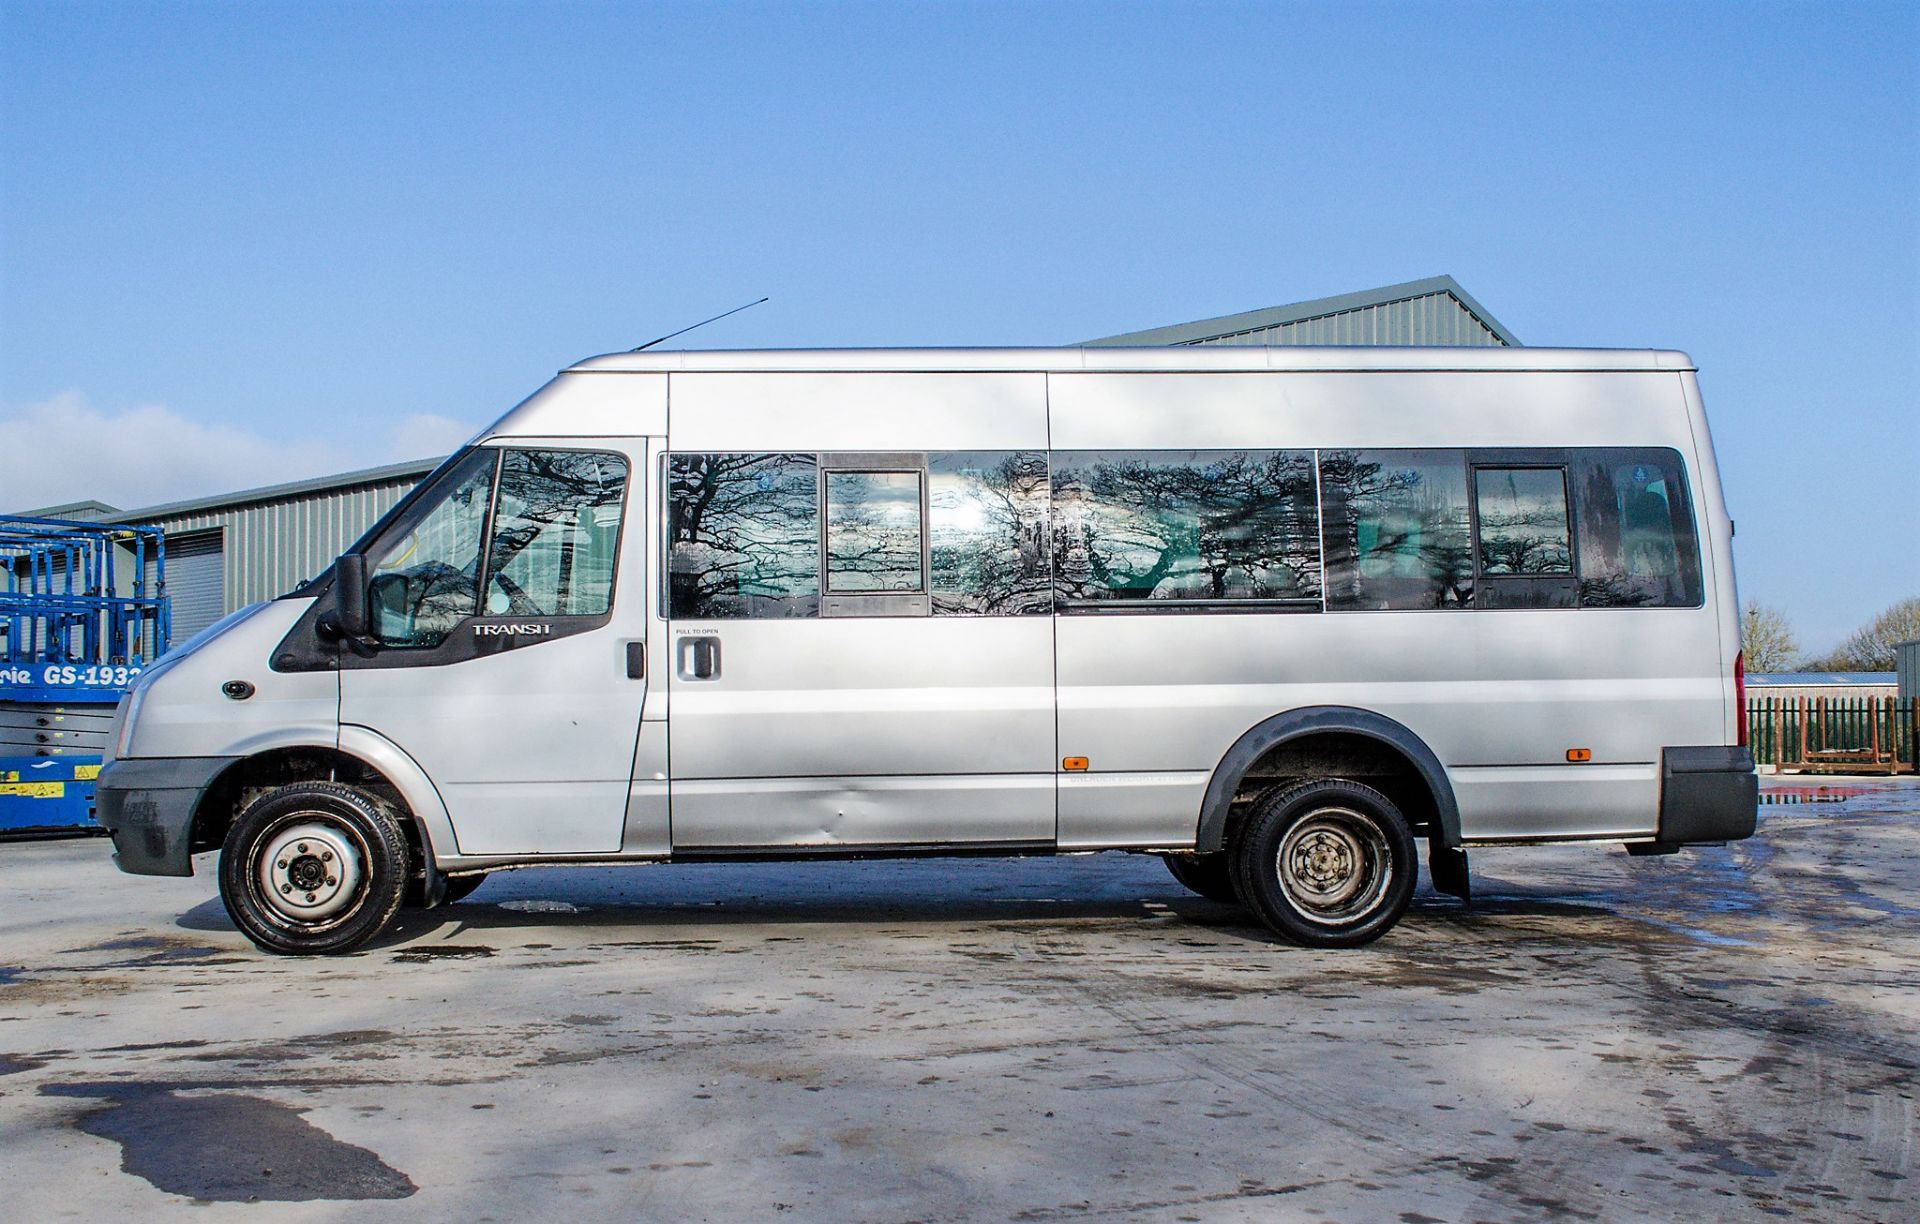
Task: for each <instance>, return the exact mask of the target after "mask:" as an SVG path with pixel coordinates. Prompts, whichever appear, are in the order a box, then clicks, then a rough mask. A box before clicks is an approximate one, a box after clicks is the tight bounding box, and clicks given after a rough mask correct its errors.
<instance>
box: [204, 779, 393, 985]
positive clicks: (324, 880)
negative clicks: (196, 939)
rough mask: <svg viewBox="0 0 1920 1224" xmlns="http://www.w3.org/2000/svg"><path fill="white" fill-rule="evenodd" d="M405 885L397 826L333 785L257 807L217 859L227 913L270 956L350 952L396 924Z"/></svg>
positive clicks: (306, 786)
mask: <svg viewBox="0 0 1920 1224" xmlns="http://www.w3.org/2000/svg"><path fill="white" fill-rule="evenodd" d="M406 886H407V839H406V835H405V834H404V833H402V832H401V830H400V822H399V819H398V818H397V817H396V816H395V815H394V813H393V812H392V810H391V809H389V808H387V807H386V806H385V805H384V804H381V803H380V802H378V801H377V800H375V799H374V798H373V797H371V796H370V795H367V794H366V793H364V792H362V791H358V790H355V789H354V788H353V787H351V786H341V785H339V784H337V783H333V782H297V783H294V784H293V785H291V786H282V787H279V788H278V789H276V790H272V791H269V792H268V793H267V794H265V795H262V796H261V797H260V798H258V799H256V800H254V801H253V803H251V804H249V805H248V807H247V810H246V811H244V812H242V813H240V818H239V819H238V820H236V821H234V822H233V828H232V829H230V830H228V832H227V841H226V846H225V848H224V849H223V850H222V852H221V855H220V899H221V900H222V901H224V902H225V903H226V906H227V913H228V915H229V916H231V917H232V919H233V924H234V925H235V926H237V927H239V928H240V931H241V933H242V934H244V935H245V936H246V937H247V938H248V939H251V940H252V941H253V942H254V943H256V944H258V945H259V946H260V947H262V948H264V949H265V950H267V951H269V952H283V953H290V954H294V955H321V954H328V953H340V952H350V951H352V950H353V949H354V948H357V947H359V946H360V945H361V944H363V943H365V942H367V941H368V940H369V939H372V938H373V937H374V936H376V935H378V934H379V933H380V932H381V931H383V930H385V929H386V927H387V924H388V923H390V922H391V921H393V916H394V914H395V913H396V912H397V911H398V910H399V908H400V899H401V894H402V893H403V892H404V891H405V890H406Z"/></svg>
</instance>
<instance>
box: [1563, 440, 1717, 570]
mask: <svg viewBox="0 0 1920 1224" xmlns="http://www.w3.org/2000/svg"><path fill="white" fill-rule="evenodd" d="M1571 477H1572V483H1573V491H1574V501H1575V507H1576V509H1577V511H1578V514H1577V516H1576V521H1577V523H1578V526H1579V530H1578V535H1579V548H1580V602H1581V604H1582V605H1583V606H1586V607H1590V608H1594V607H1598V608H1628V607H1692V606H1694V605H1696V604H1698V603H1699V602H1700V598H1701V591H1700V561H1699V551H1698V548H1697V546H1696V543H1695V540H1694V532H1693V514H1692V509H1691V507H1690V505H1689V504H1688V501H1687V490H1686V482H1685V480H1684V479H1683V473H1682V470H1681V467H1680V464H1679V461H1678V456H1676V455H1674V454H1673V453H1672V452H1670V451H1664V452H1645V451H1642V452H1633V451H1621V450H1613V451H1580V452H1577V453H1576V454H1575V456H1574V461H1573V465H1572V469H1571Z"/></svg>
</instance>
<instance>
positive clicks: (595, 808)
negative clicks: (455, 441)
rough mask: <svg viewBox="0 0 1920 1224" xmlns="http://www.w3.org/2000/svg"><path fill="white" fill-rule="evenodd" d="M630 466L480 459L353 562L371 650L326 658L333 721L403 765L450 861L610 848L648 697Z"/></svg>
mask: <svg viewBox="0 0 1920 1224" xmlns="http://www.w3.org/2000/svg"><path fill="white" fill-rule="evenodd" d="M645 455H646V451H645V440H644V439H625V440H618V441H614V442H611V443H606V444H597V445H595V446H594V447H593V448H592V449H574V448H573V447H568V446H561V445H555V446H539V445H520V446H515V447H512V448H505V447H481V448H478V449H476V450H474V451H473V452H472V453H470V454H469V455H467V456H465V457H463V458H462V459H461V460H460V461H458V462H457V463H454V464H452V465H450V466H449V467H448V469H447V470H446V471H445V472H444V473H443V475H442V477H441V479H440V480H439V481H438V482H437V484H436V486H435V487H434V488H433V489H431V490H429V492H428V493H427V494H426V495H425V496H424V497H422V498H421V499H420V500H419V501H418V502H417V503H416V504H415V505H414V506H413V507H412V508H411V509H410V510H409V512H408V513H407V514H405V515H403V516H402V517H400V518H398V519H396V520H395V521H394V522H393V523H392V524H390V525H389V526H388V527H387V528H386V529H385V530H384V531H383V532H382V533H381V535H380V537H379V538H378V539H376V540H375V541H374V543H373V544H372V545H371V546H370V547H369V548H368V549H367V562H368V569H369V572H370V573H371V575H372V576H371V579H370V582H369V586H370V591H369V596H370V604H371V615H372V624H373V637H374V644H373V646H372V648H371V649H370V650H368V651H365V652H359V651H354V650H347V651H345V652H343V654H342V657H341V679H340V721H341V723H342V724H343V725H358V726H363V727H367V728H369V729H371V730H373V731H375V732H377V733H379V734H380V735H383V736H385V737H386V738H387V739H389V740H391V741H392V742H393V743H395V744H396V745H398V746H399V747H400V748H401V749H402V750H404V751H405V752H406V753H407V754H408V755H410V756H411V757H412V758H413V759H414V760H415V761H416V762H418V763H419V765H420V767H421V768H422V769H423V770H425V771H426V773H427V776H428V777H429V778H431V779H432V781H433V784H434V786H435V787H436V788H437V789H438V790H439V792H440V795H441V798H442V799H443V800H444V801H445V803H446V805H447V811H448V814H449V816H450V817H451V819H452V823H453V828H454V835H455V838H456V840H457V841H458V844H459V849H460V852H461V853H462V854H539V853H549V854H553V853H569V854H576V853H611V852H614V851H617V850H619V849H620V845H621V836H622V830H623V827H624V824H625V820H626V812H627V799H628V788H629V784H630V782H631V779H632V773H633V760H634V752H635V737H636V736H637V735H638V734H639V729H640V712H641V706H642V703H643V701H644V699H645V697H646V686H647V682H646V679H645V677H644V674H642V675H630V674H629V668H630V665H631V664H630V654H631V653H632V652H629V650H628V649H627V647H628V644H629V643H631V642H639V641H643V640H644V637H645V625H646V606H645V602H646V601H645V598H644V594H645V587H646V582H645V569H644V567H645V556H644V554H645V549H644V548H642V547H637V546H636V547H623V546H622V543H621V537H622V532H623V524H624V520H625V519H626V518H627V517H629V516H631V515H632V514H633V513H634V508H635V507H641V506H644V505H645V499H644V497H643V496H642V493H643V490H644V486H645V470H646V465H645ZM640 657H642V658H643V657H644V652H640ZM639 670H641V671H642V672H644V667H642V668H641V669H639Z"/></svg>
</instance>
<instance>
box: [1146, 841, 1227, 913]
mask: <svg viewBox="0 0 1920 1224" xmlns="http://www.w3.org/2000/svg"><path fill="white" fill-rule="evenodd" d="M1160 857H1161V858H1163V859H1165V860H1166V863H1167V870H1168V871H1169V872H1171V873H1172V874H1173V878H1174V879H1176V880H1178V881H1180V883H1181V884H1183V885H1185V886H1186V887H1187V889H1188V891H1190V892H1196V893H1199V894H1200V895H1201V896H1203V897H1205V898H1206V899H1207V900H1209V901H1218V902H1219V903H1220V904H1222V905H1238V904H1240V897H1239V895H1238V894H1237V893H1235V892H1234V891H1233V863H1232V860H1231V859H1230V858H1229V856H1227V855H1225V854H1163V855H1161V856H1160Z"/></svg>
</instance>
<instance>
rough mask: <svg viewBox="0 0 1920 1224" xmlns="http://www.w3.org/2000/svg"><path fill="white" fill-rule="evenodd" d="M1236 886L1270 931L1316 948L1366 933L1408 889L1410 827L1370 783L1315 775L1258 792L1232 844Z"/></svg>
mask: <svg viewBox="0 0 1920 1224" xmlns="http://www.w3.org/2000/svg"><path fill="white" fill-rule="evenodd" d="M1232 854H1233V870H1234V877H1235V880H1236V882H1237V883H1238V885H1239V890H1240V896H1241V898H1242V899H1243V900H1245V901H1246V903H1247V904H1248V905H1249V906H1251V907H1252V908H1253V910H1254V912H1255V913H1257V914H1259V915H1260V919H1261V921H1263V922H1265V923H1266V924H1267V926H1268V927H1269V928H1271V929H1272V930H1273V931H1274V932H1275V933H1276V934H1278V935H1281V936H1284V937H1285V938H1287V939H1290V940H1292V941H1293V942H1295V943H1298V944H1305V945H1307V946H1308V947H1318V948H1351V947H1357V946H1358V945H1360V944H1365V943H1372V942H1373V941H1374V940H1376V939H1378V938H1380V937H1381V936H1382V935H1384V934H1386V933H1387V931H1388V930H1390V929H1392V927H1393V924H1394V923H1396V922H1398V921H1400V915H1402V914H1404V913H1405V912H1406V910H1407V903H1408V902H1409V901H1411V900H1412V899H1413V886H1414V882H1415V878H1416V876H1417V875H1418V873H1419V859H1418V857H1417V856H1416V853H1415V850H1414V841H1413V830H1412V829H1410V828H1408V827H1407V821H1406V818H1405V817H1404V816H1402V815H1401V814H1400V809H1399V808H1397V807H1395V806H1394V805H1393V801H1392V800H1391V799H1388V798H1387V797H1386V796H1385V795H1383V794H1381V793H1380V792H1379V791H1377V790H1375V789H1373V788H1372V787H1371V786H1362V785H1361V784H1360V783H1358V782H1349V781H1347V780H1345V779H1343V778H1314V779H1308V780H1306V781H1302V782H1295V783H1293V784H1292V785H1289V786H1283V787H1279V788H1276V789H1275V790H1272V791H1269V792H1268V793H1267V794H1265V795H1262V796H1261V797H1260V798H1259V799H1258V800H1257V801H1256V802H1255V803H1254V806H1253V811H1252V812H1250V813H1249V814H1248V815H1247V819H1246V821H1245V823H1243V824H1242V825H1241V826H1240V832H1239V836H1238V838H1237V839H1236V840H1235V843H1234V847H1233V851H1232Z"/></svg>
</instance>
